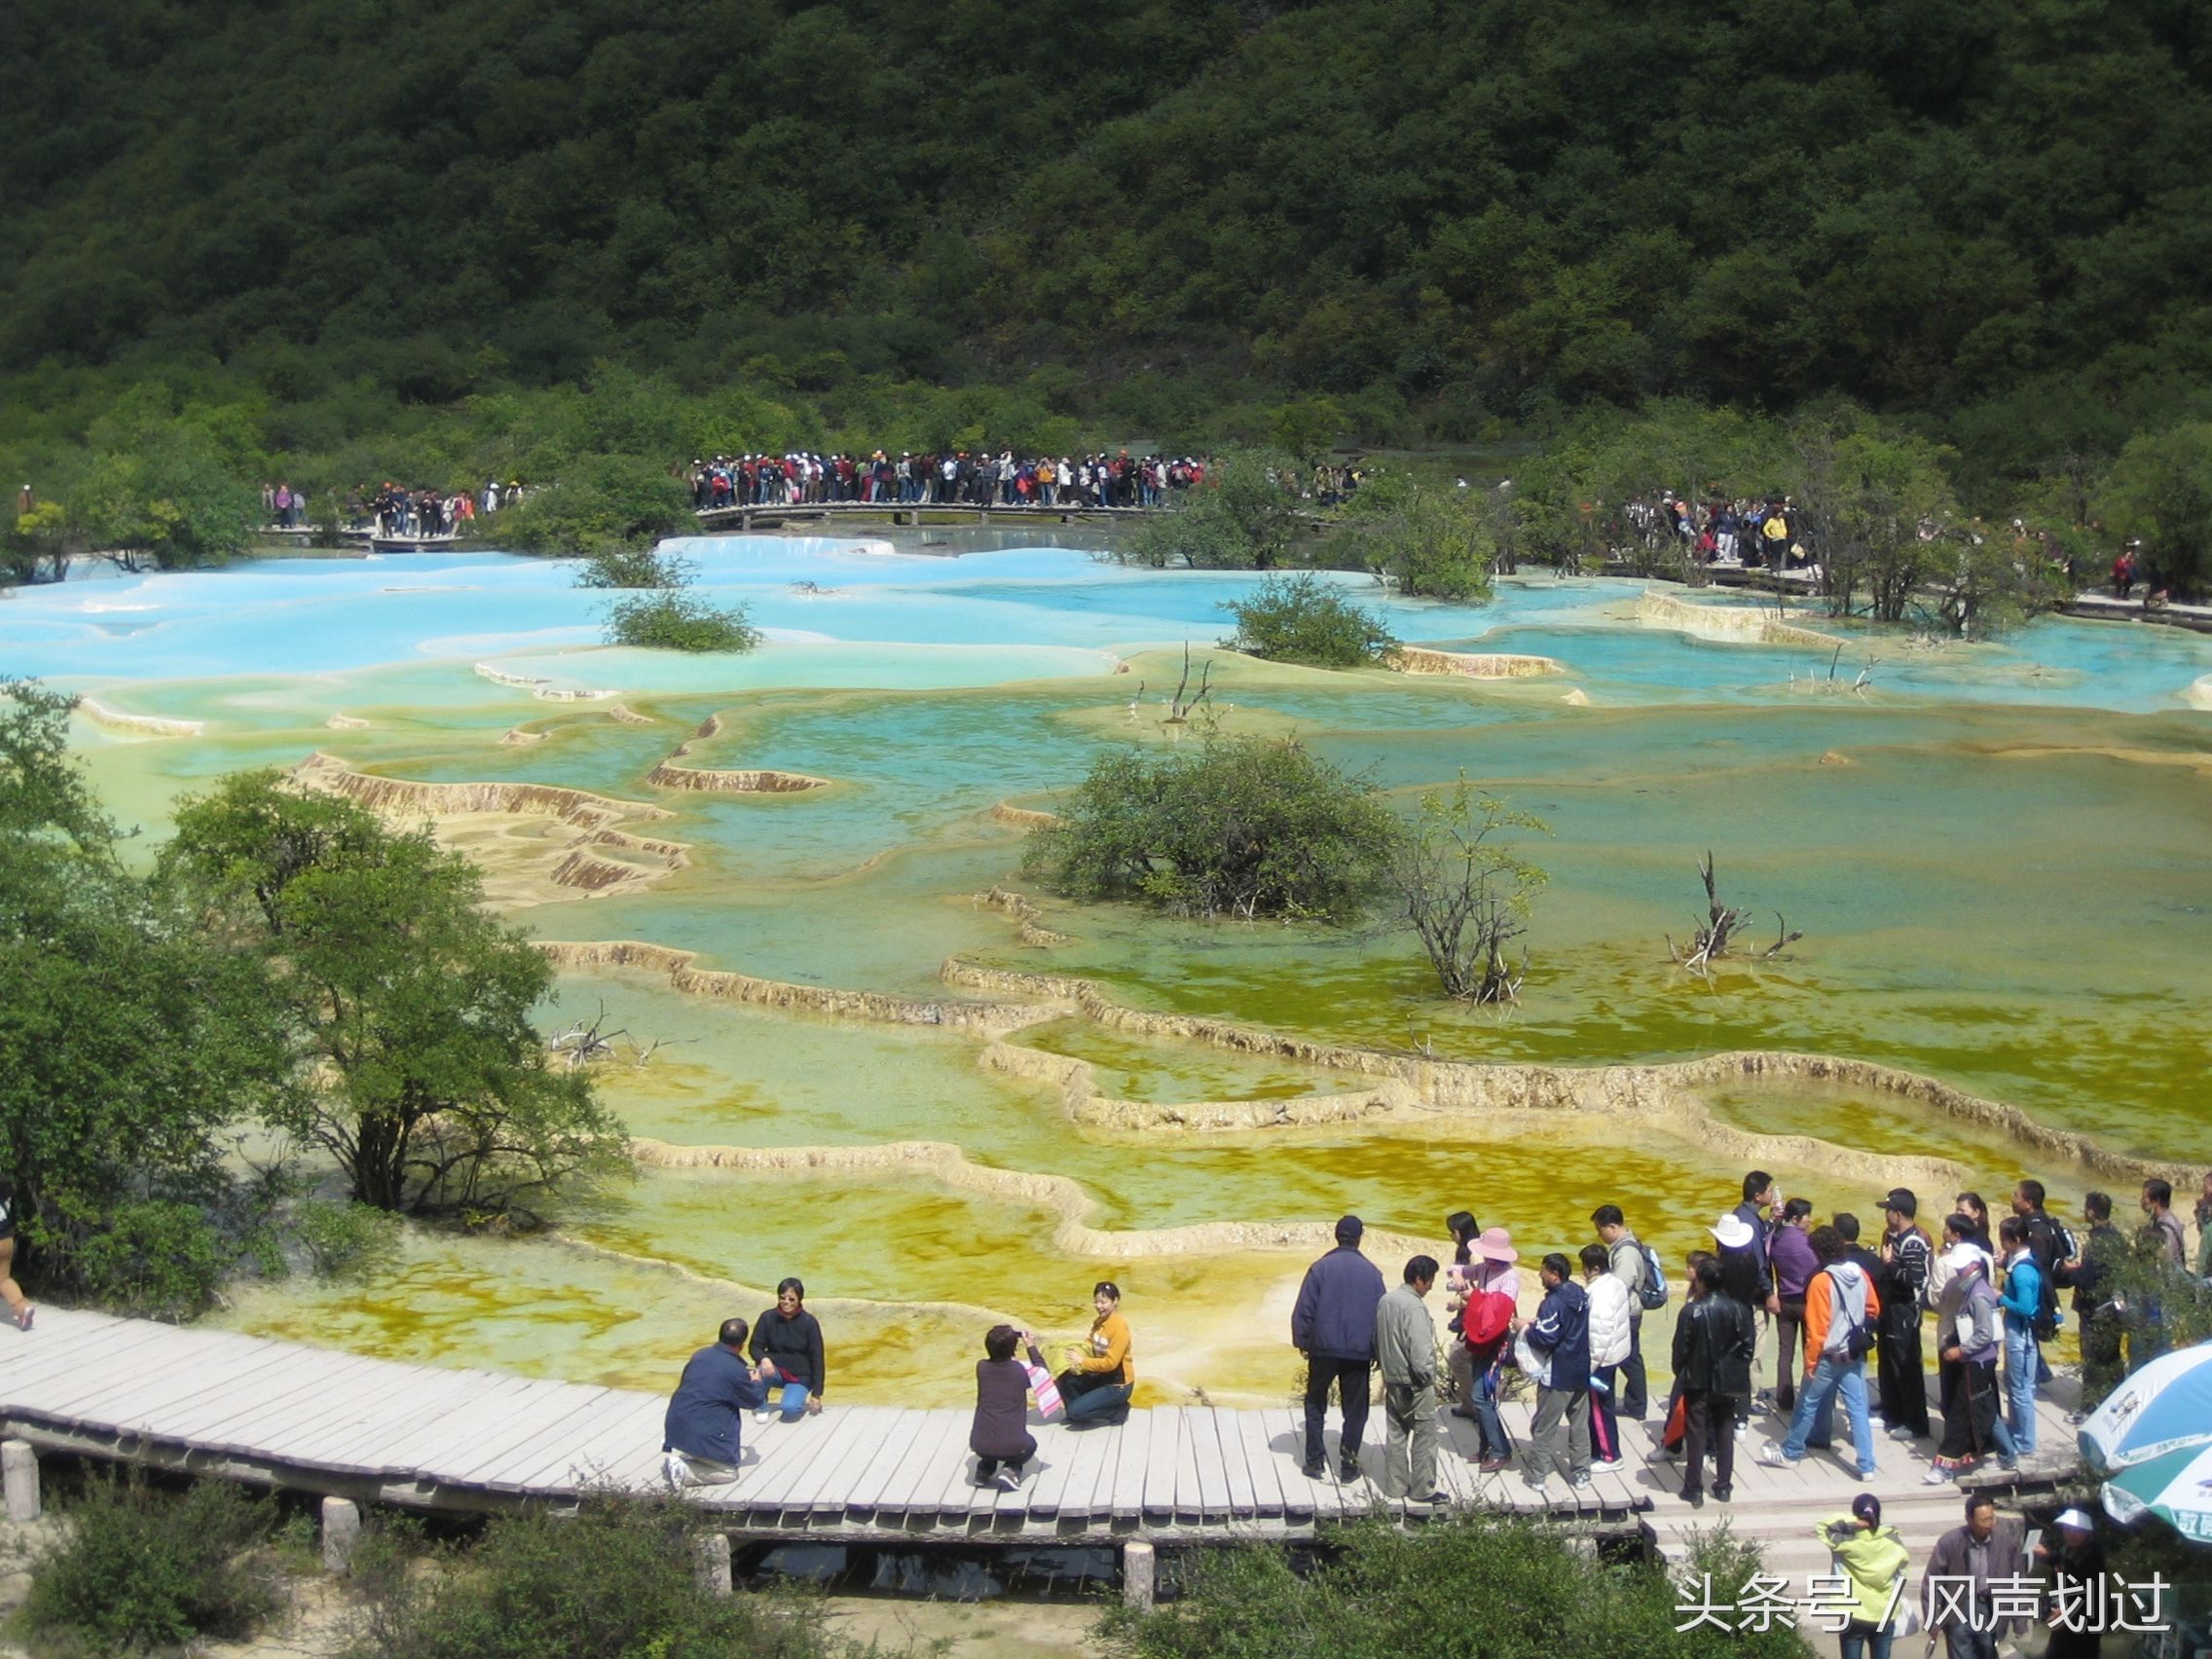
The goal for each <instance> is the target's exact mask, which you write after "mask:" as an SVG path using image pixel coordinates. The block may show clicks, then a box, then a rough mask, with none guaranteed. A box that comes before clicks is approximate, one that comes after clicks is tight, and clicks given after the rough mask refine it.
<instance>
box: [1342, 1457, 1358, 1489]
mask: <svg viewBox="0 0 2212 1659" xmlns="http://www.w3.org/2000/svg"><path fill="white" fill-rule="evenodd" d="M1337 1479H1338V1480H1340V1481H1343V1482H1345V1483H1346V1485H1349V1484H1350V1483H1351V1482H1353V1481H1356V1480H1358V1479H1359V1459H1358V1458H1356V1457H1346V1459H1345V1460H1344V1461H1343V1462H1341V1463H1339V1464H1338V1465H1337Z"/></svg>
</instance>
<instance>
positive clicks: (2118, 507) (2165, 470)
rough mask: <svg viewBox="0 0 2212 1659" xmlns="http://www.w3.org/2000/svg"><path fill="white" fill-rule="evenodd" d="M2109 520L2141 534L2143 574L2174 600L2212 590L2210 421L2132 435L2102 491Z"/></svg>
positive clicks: (2121, 529) (2123, 532)
mask: <svg viewBox="0 0 2212 1659" xmlns="http://www.w3.org/2000/svg"><path fill="white" fill-rule="evenodd" d="M2103 500H2104V516H2105V520H2106V522H2107V524H2109V525H2110V526H2111V527H2112V528H2113V529H2114V530H2116V531H2118V532H2119V533H2120V535H2129V536H2135V537H2138V538H2140V539H2141V541H2142V543H2143V549H2142V574H2143V578H2144V580H2145V581H2146V582H2147V583H2148V585H2149V586H2150V587H2152V588H2153V589H2157V588H2165V589H2167V590H2169V591H2170V592H2171V593H2172V595H2173V597H2174V598H2176V599H2179V600H2185V601H2187V600H2194V599H2197V598H2200V597H2201V596H2202V595H2203V594H2204V593H2205V592H2206V591H2207V590H2208V589H2212V423H2208V422H2202V421H2194V422H2187V423H2184V424H2181V425H2178V426H2169V427H2167V428H2166V429H2165V430H2163V431H2158V432H2146V433H2144V434H2142V435H2141V436H2140V437H2136V438H2132V439H2130V440H2129V441H2128V443H2127V446H2126V447H2125V448H2124V449H2122V450H2121V451H2120V455H2119V458H2118V459H2117V460H2115V461H2113V463H2112V470H2111V472H2110V473H2108V474H2107V475H2106V477H2105V485H2104V490H2103Z"/></svg>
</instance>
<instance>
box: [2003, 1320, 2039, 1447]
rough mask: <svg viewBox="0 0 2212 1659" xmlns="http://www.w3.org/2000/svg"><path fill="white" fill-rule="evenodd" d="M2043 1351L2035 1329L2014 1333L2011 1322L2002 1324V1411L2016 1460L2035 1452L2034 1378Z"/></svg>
mask: <svg viewBox="0 0 2212 1659" xmlns="http://www.w3.org/2000/svg"><path fill="white" fill-rule="evenodd" d="M2042 1358H2043V1350H2042V1348H2041V1346H2039V1345H2038V1344H2037V1342H2036V1333H2035V1328H2034V1327H2033V1326H2031V1325H2022V1326H2020V1327H2019V1328H2018V1329H2017V1330H2015V1329H2014V1328H2013V1326H2012V1322H2011V1321H2010V1320H2009V1319H2008V1320H2006V1322H2005V1409H2006V1419H2007V1426H2008V1427H2009V1429H2010V1430H2011V1432H2012V1450H2013V1453H2014V1455H2015V1456H2022V1457H2030V1456H2034V1455H2035V1450H2036V1377H2037V1374H2038V1371H2039V1369H2040V1367H2039V1365H2038V1362H2039V1361H2040V1360H2041V1359H2042Z"/></svg>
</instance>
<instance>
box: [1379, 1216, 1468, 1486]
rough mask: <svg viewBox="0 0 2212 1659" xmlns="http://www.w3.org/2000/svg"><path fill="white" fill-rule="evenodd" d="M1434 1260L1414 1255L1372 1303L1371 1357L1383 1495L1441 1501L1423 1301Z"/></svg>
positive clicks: (1432, 1368) (1429, 1335)
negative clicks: (1378, 1404)
mask: <svg viewBox="0 0 2212 1659" xmlns="http://www.w3.org/2000/svg"><path fill="white" fill-rule="evenodd" d="M1435 1283H1436V1261H1435V1259H1434V1258H1433V1257H1430V1256H1416V1257H1415V1258H1414V1259H1413V1260H1412V1261H1410V1262H1408V1263H1407V1264H1406V1278H1405V1282H1404V1283H1403V1284H1401V1285H1399V1286H1398V1288H1397V1289H1395V1290H1393V1291H1391V1292H1390V1294H1389V1295H1387V1296H1385V1297H1384V1298H1383V1300H1382V1301H1381V1302H1378V1303H1377V1304H1376V1305H1375V1357H1376V1360H1377V1362H1378V1363H1380V1364H1381V1365H1382V1367H1383V1432H1384V1434H1385V1435H1386V1436H1387V1440H1386V1442H1385V1450H1384V1452H1383V1496H1384V1497H1410V1498H1412V1499H1413V1501H1414V1502H1416V1503H1446V1502H1449V1501H1450V1499H1449V1498H1448V1497H1447V1496H1446V1494H1445V1493H1441V1492H1439V1491H1437V1488H1436V1322H1435V1320H1433V1319H1431V1318H1430V1317H1429V1316H1428V1307H1427V1304H1426V1303H1425V1302H1424V1301H1423V1300H1422V1299H1423V1298H1424V1297H1426V1296H1427V1295H1428V1293H1429V1291H1430V1289H1431V1288H1433V1287H1434V1285H1435Z"/></svg>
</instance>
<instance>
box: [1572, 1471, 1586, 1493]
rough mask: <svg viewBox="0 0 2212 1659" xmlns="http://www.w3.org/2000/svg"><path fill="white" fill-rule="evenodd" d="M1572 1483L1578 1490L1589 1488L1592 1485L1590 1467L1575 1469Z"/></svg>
mask: <svg viewBox="0 0 2212 1659" xmlns="http://www.w3.org/2000/svg"><path fill="white" fill-rule="evenodd" d="M1571 1484H1572V1486H1573V1487H1574V1490H1575V1491H1576V1492H1583V1491H1586V1490H1588V1488H1589V1485H1590V1471H1589V1470H1588V1469H1577V1470H1575V1471H1574V1480H1573V1481H1572V1483H1571Z"/></svg>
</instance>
